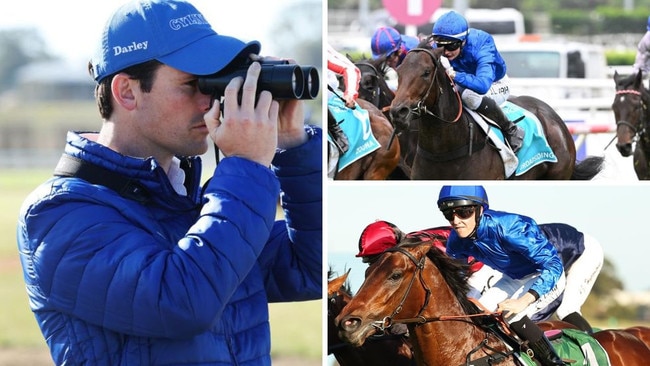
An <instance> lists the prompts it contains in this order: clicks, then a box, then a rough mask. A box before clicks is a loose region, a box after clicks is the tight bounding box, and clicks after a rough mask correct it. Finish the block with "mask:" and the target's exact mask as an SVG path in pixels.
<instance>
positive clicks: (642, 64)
mask: <svg viewBox="0 0 650 366" xmlns="http://www.w3.org/2000/svg"><path fill="white" fill-rule="evenodd" d="M632 70H633V72H632V73H633V74H637V73H638V72H639V70H641V71H642V72H643V77H644V78H646V79H647V78H648V75H650V17H648V23H647V25H646V32H645V34H644V35H643V37H642V38H641V40H640V41H639V44H638V45H637V49H636V58H635V60H634V65H633V66H632Z"/></svg>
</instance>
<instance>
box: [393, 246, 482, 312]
mask: <svg viewBox="0 0 650 366" xmlns="http://www.w3.org/2000/svg"><path fill="white" fill-rule="evenodd" d="M433 240H436V238H433V237H427V236H426V235H418V236H407V237H405V238H404V239H402V241H400V243H399V244H398V246H400V247H413V246H419V245H430V246H431V248H430V249H429V251H428V252H427V258H429V260H431V262H433V264H434V265H435V266H436V267H437V268H438V270H439V271H440V274H442V277H443V278H444V280H445V282H447V285H449V288H450V289H451V291H452V292H453V293H454V295H455V296H456V298H457V299H458V301H459V302H460V305H461V307H462V308H463V310H464V311H465V313H467V314H476V313H478V312H479V309H478V307H477V306H476V305H475V304H474V303H473V302H471V301H470V300H469V299H468V298H467V293H468V292H469V289H470V285H469V283H468V282H467V280H468V278H469V276H470V270H469V269H470V265H469V264H468V263H467V261H462V260H458V259H454V258H452V257H449V256H448V255H446V254H445V253H444V252H443V251H441V250H440V249H438V248H437V247H435V246H433V245H432V241H433ZM473 319H476V318H473Z"/></svg>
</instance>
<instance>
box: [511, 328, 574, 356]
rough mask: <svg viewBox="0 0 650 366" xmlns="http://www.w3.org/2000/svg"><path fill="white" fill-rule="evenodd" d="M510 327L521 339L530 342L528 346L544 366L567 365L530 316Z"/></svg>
mask: <svg viewBox="0 0 650 366" xmlns="http://www.w3.org/2000/svg"><path fill="white" fill-rule="evenodd" d="M510 327H511V328H512V330H513V331H514V332H515V333H516V334H517V335H518V336H519V337H520V338H522V339H523V340H527V341H528V346H529V347H530V349H531V350H532V351H533V357H535V359H537V360H538V361H539V362H540V363H541V364H542V366H564V365H565V363H564V362H563V361H562V359H561V358H560V356H558V355H557V352H556V351H555V349H554V348H553V345H552V344H551V342H550V341H549V340H548V339H547V338H546V336H545V335H544V332H542V330H541V329H540V328H539V326H537V324H535V323H533V321H532V320H530V318H529V317H528V316H524V317H523V318H522V319H521V320H518V321H516V322H513V323H512V324H510Z"/></svg>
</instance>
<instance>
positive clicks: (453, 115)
mask: <svg viewBox="0 0 650 366" xmlns="http://www.w3.org/2000/svg"><path fill="white" fill-rule="evenodd" d="M441 53H442V49H431V47H430V46H428V44H427V43H426V41H425V42H423V43H421V45H420V47H418V48H414V49H412V50H411V51H409V53H408V54H407V55H406V58H405V59H404V61H403V62H402V64H401V65H400V66H399V67H398V68H397V73H398V75H399V88H398V89H397V92H396V94H395V99H393V103H392V106H391V110H390V115H391V121H392V122H393V124H394V125H395V126H396V128H398V129H403V128H408V126H409V122H410V121H411V120H412V119H414V118H418V117H419V118H420V119H421V120H420V124H419V137H418V140H417V141H418V146H417V152H416V154H415V158H414V160H413V165H412V167H411V168H412V171H411V179H447V180H450V179H475V180H483V179H506V178H507V177H506V176H505V172H504V164H503V161H502V159H501V157H500V155H499V152H498V150H497V149H496V148H495V147H494V146H493V145H492V144H491V142H490V141H489V140H488V139H487V137H486V136H485V134H484V133H482V132H481V130H480V128H478V127H477V126H476V125H475V123H474V122H473V119H472V117H471V116H470V115H469V114H468V113H466V112H465V110H464V108H463V104H462V101H461V97H460V94H459V93H458V91H457V90H456V87H455V85H454V82H453V81H452V80H451V79H450V78H449V76H448V75H447V73H446V72H445V69H444V67H442V65H441V64H440V56H441ZM510 101H511V102H513V103H514V104H516V105H518V106H521V107H523V108H525V109H527V110H528V111H530V112H532V113H533V114H535V115H536V116H537V118H538V119H539V121H540V123H541V124H542V126H543V130H544V135H545V136H546V138H547V140H548V143H549V146H550V147H551V149H552V150H553V152H554V153H555V155H556V156H557V162H556V163H553V162H543V163H540V164H538V165H536V166H534V167H533V168H530V169H529V170H528V171H527V172H525V173H523V174H521V175H513V176H512V177H510V179H517V180H531V179H547V180H551V179H574V180H589V179H592V178H593V177H594V176H595V175H596V174H598V172H600V170H601V169H602V164H603V162H604V158H603V157H595V156H592V157H588V158H586V159H585V160H583V161H582V162H580V163H577V162H576V160H575V159H576V148H575V144H574V142H573V138H572V136H571V133H570V132H569V130H568V128H567V126H566V125H565V124H564V121H563V120H562V118H561V117H560V116H559V115H558V114H557V113H556V112H555V111H554V110H553V109H552V108H551V107H550V106H549V105H548V104H546V103H544V102H543V101H541V100H539V99H537V98H534V97H531V96H519V97H511V98H510Z"/></svg>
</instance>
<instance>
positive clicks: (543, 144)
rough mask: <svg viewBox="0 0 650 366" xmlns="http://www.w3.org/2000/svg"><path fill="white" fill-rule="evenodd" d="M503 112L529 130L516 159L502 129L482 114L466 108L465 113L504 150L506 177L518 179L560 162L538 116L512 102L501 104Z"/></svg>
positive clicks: (526, 131)
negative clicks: (549, 164)
mask: <svg viewBox="0 0 650 366" xmlns="http://www.w3.org/2000/svg"><path fill="white" fill-rule="evenodd" d="M501 109H503V112H504V113H505V115H506V117H508V119H509V120H511V121H517V126H519V127H520V128H522V129H523V130H524V131H525V135H524V142H523V145H522V147H521V149H520V150H519V151H517V155H516V156H515V154H514V153H513V152H512V149H511V148H510V147H509V146H507V144H505V142H504V137H503V132H501V129H499V127H498V126H497V125H496V124H495V123H494V122H493V121H491V120H489V119H487V118H483V117H482V116H480V115H479V114H478V113H476V112H474V111H471V110H469V109H465V111H467V112H469V114H470V115H471V116H472V117H473V118H474V120H476V122H477V124H478V125H479V126H481V128H482V129H483V131H484V132H485V133H486V134H487V136H488V138H489V139H491V140H492V142H494V144H495V145H496V147H497V148H499V149H500V150H499V153H500V155H501V158H502V159H503V163H504V167H505V171H506V178H510V177H511V176H512V175H513V174H514V175H516V176H519V175H522V174H524V173H526V172H527V171H528V170H530V169H531V168H533V167H535V166H536V165H538V164H541V163H544V162H551V163H557V156H555V153H554V152H553V150H551V147H550V146H549V145H548V141H547V140H546V136H545V135H544V129H543V128H542V124H541V123H540V122H539V119H537V116H535V115H534V114H533V113H531V112H529V111H528V110H526V109H524V108H522V107H520V106H518V105H516V104H513V103H511V102H505V103H503V104H501ZM522 117H523V119H522ZM520 119H521V120H520ZM488 122H489V123H488ZM491 127H496V128H491Z"/></svg>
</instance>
